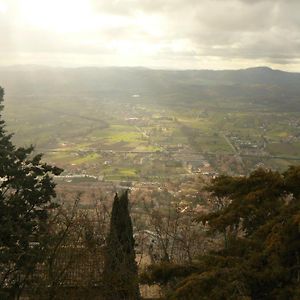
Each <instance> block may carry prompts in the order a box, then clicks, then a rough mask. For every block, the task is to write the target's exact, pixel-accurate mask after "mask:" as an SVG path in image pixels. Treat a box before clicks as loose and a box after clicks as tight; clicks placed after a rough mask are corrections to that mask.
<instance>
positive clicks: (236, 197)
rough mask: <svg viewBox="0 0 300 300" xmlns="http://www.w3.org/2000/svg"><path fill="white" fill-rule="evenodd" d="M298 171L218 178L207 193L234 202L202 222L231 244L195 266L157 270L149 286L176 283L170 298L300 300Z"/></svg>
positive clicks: (146, 278)
mask: <svg viewBox="0 0 300 300" xmlns="http://www.w3.org/2000/svg"><path fill="white" fill-rule="evenodd" d="M299 185H300V166H298V167H296V166H293V167H290V168H289V169H288V170H287V171H286V172H284V173H282V174H280V173H278V172H275V171H271V170H263V169H258V170H256V171H254V172H252V173H251V174H250V175H249V176H246V177H231V176H220V177H218V178H216V179H214V180H212V182H211V184H210V186H209V187H208V190H209V191H210V192H211V193H212V195H213V196H216V197H221V198H222V197H225V198H227V199H228V200H230V201H229V202H228V203H229V204H228V205H227V206H224V207H223V208H222V209H221V210H219V211H215V212H211V213H208V214H205V215H201V216H200V217H199V221H201V222H203V224H205V225H206V226H207V229H209V233H210V234H217V236H219V234H220V233H223V232H227V233H228V239H227V243H226V245H225V243H224V247H223V248H221V249H216V250H215V251H211V252H209V253H207V254H205V255H201V256H199V257H197V259H195V260H194V261H193V264H192V265H182V266H177V265H172V264H169V265H166V264H162V265H156V266H155V265H154V266H151V267H150V268H149V270H148V272H146V273H145V274H143V276H142V281H143V282H145V283H159V284H161V285H163V286H165V287H168V284H169V286H170V284H172V289H171V290H169V292H170V295H169V298H168V299H178V300H179V299H180V300H183V299H186V300H189V299H191V300H194V299H203V300H207V299H211V300H223V299H232V300H240V299H244V300H250V299H260V300H274V299H275V300H277V299H278V300H281V299H295V300H296V299H300V288H299V282H300V190H299Z"/></svg>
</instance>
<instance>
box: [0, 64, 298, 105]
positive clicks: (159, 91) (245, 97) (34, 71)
mask: <svg viewBox="0 0 300 300" xmlns="http://www.w3.org/2000/svg"><path fill="white" fill-rule="evenodd" d="M0 85H1V86H3V87H5V90H6V93H7V94H8V95H9V94H17V95H26V94H30V95H34V94H39V95H44V94H45V93H47V95H51V94H63V93H70V92H72V93H76V94H77V95H81V94H82V95H90V96H92V97H108V98H112V97H113V98H114V99H123V100H124V99H125V100H126V99H131V97H132V95H134V94H139V95H141V98H140V99H144V100H143V101H146V100H147V101H159V102H161V103H163V102H165V103H172V102H177V103H187V102H192V101H200V100H201V99H224V100H226V99H236V100H238V101H250V100H249V99H251V101H257V102H264V103H273V104H274V103H276V104H278V103H284V105H285V106H286V107H288V106H289V104H291V103H292V107H293V109H294V108H295V107H298V106H300V104H299V99H300V73H292V72H285V71H280V70H273V69H271V68H269V67H265V66H261V67H254V68H247V69H241V70H222V71H218V70H155V69H147V68H139V67H137V68H131V67H105V68H99V67H80V68H56V67H46V66H36V65H33V66H32V65H26V66H10V67H0Z"/></svg>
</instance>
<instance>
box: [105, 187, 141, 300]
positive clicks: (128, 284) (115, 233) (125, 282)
mask: <svg viewBox="0 0 300 300" xmlns="http://www.w3.org/2000/svg"><path fill="white" fill-rule="evenodd" d="M103 277H104V280H105V286H106V291H107V292H106V299H113V300H121V299H126V300H134V299H140V292H139V286H138V272H137V265H136V261H135V251H134V239H133V229H132V223H131V217H130V215H129V209H128V192H127V191H126V192H125V193H123V194H122V195H121V197H120V198H119V196H118V194H116V196H115V199H114V203H113V208H112V215H111V222H110V232H109V234H108V237H107V245H106V255H105V262H104V272H103Z"/></svg>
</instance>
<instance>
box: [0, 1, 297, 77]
mask: <svg viewBox="0 0 300 300" xmlns="http://www.w3.org/2000/svg"><path fill="white" fill-rule="evenodd" d="M299 12H300V0H0V37H1V45H0V65H9V64H43V65H54V66H83V65H89V66H91V65H93V66H145V67H155V68H157V67H159V68H181V69H182V68H193V69H196V68H197V69H203V68H205V69H223V68H224V69H228V68H232V69H235V68H245V67H252V66H258V65H268V66H271V67H274V68H279V69H284V70H291V71H300V16H299Z"/></svg>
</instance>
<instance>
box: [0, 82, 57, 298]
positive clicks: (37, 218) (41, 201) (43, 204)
mask: <svg viewBox="0 0 300 300" xmlns="http://www.w3.org/2000/svg"><path fill="white" fill-rule="evenodd" d="M3 98H4V90H3V89H2V88H1V87H0V225H1V226H0V268H1V270H0V293H2V294H1V295H0V296H1V297H2V298H5V297H9V296H10V297H12V296H14V297H17V296H18V294H19V293H20V292H21V291H22V289H23V288H24V287H25V286H26V284H27V283H28V282H29V281H30V280H32V276H33V274H34V271H35V267H36V265H37V263H38V262H40V261H41V260H42V256H43V252H44V250H45V247H46V245H47V220H48V217H49V211H50V210H51V208H53V207H54V206H55V204H54V202H53V197H55V190H54V187H55V183H54V181H53V177H52V175H59V174H60V173H61V171H62V170H61V169H59V168H57V167H53V166H50V165H48V164H46V163H43V162H42V161H41V158H42V155H41V154H38V155H33V150H34V149H33V147H32V146H30V147H28V148H23V147H16V146H15V145H14V144H13V142H12V134H8V133H7V132H6V131H5V122H4V120H3V119H2V114H1V112H2V110H3ZM2 298H1V299H2Z"/></svg>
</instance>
